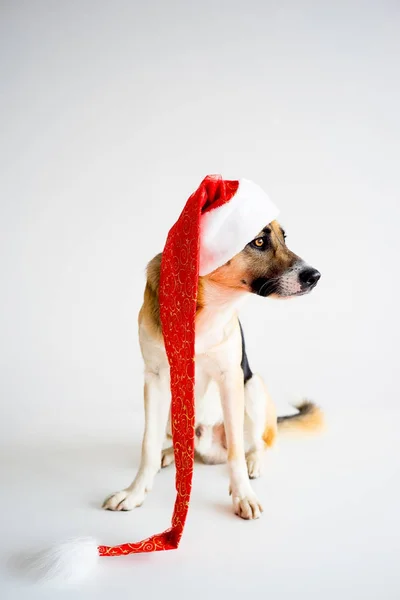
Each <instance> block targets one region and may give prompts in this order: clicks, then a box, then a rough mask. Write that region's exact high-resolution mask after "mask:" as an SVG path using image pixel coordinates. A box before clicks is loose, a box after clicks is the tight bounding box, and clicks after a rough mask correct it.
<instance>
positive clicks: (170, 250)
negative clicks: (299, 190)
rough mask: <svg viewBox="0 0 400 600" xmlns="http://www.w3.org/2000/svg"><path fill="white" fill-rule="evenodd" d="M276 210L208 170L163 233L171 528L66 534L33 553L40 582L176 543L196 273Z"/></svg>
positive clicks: (186, 484)
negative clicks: (121, 538) (111, 535)
mask: <svg viewBox="0 0 400 600" xmlns="http://www.w3.org/2000/svg"><path fill="white" fill-rule="evenodd" d="M277 215H278V210H277V208H276V206H275V205H274V204H273V203H272V202H271V200H270V199H269V197H268V196H267V195H266V194H265V192H263V191H262V189H261V188H260V187H259V186H258V185H256V184H255V183H253V182H251V181H248V180H247V179H241V180H239V181H227V180H223V179H222V177H221V176H220V175H208V176H207V177H205V179H203V181H202V182H201V184H200V186H199V187H198V189H197V190H196V191H195V192H194V194H192V195H191V196H190V198H189V199H188V201H187V202H186V205H185V207H184V209H183V211H182V213H181V215H180V217H179V219H178V220H177V222H176V223H175V225H174V226H173V227H172V229H171V230H170V231H169V234H168V237H167V241H166V244H165V248H164V251H163V255H162V261H161V273H160V287H159V304H160V318H161V324H162V332H163V337H164V343H165V349H166V353H167V357H168V361H169V365H170V375H171V377H170V379H171V425H172V436H173V446H174V454H175V464H176V492H177V496H176V501H175V507H174V512H173V516H172V523H171V527H169V528H168V529H167V530H166V531H164V532H163V533H159V534H156V535H153V536H151V537H150V538H148V539H146V540H143V541H141V542H134V543H125V544H121V545H120V546H101V545H98V544H97V542H96V541H94V540H92V539H91V538H80V539H76V540H70V541H68V542H65V543H63V544H61V545H59V546H57V547H55V548H51V549H50V550H47V551H45V552H41V553H40V554H39V555H37V556H36V557H35V559H34V560H33V562H32V568H33V569H34V570H35V571H36V573H37V574H38V575H39V576H40V577H41V578H43V579H45V580H49V579H50V580H58V581H77V580H79V579H82V578H83V577H84V576H86V575H87V574H88V572H89V571H90V570H91V569H92V568H93V567H94V566H95V563H96V562H97V558H98V557H99V556H121V555H126V554H134V553H139V552H155V551H159V550H172V549H175V548H177V547H178V545H179V542H180V539H181V536H182V533H183V529H184V525H185V521H186V516H187V513H188V509H189V500H190V493H191V488H192V475H193V464H194V426H195V397H194V389H195V388H194V386H195V363H194V356H195V350H194V348H195V316H196V303H197V288H198V279H199V275H200V276H202V275H206V274H208V273H211V272H212V271H214V270H215V269H217V268H218V267H220V266H222V265H223V264H225V263H226V262H227V261H228V260H229V259H231V258H232V257H233V256H235V254H237V253H238V252H240V251H241V250H242V249H243V248H244V247H245V245H246V244H247V243H248V242H250V241H251V240H252V239H253V238H254V237H255V236H256V235H257V234H258V232H259V231H260V230H261V229H262V228H263V227H264V226H265V225H267V224H268V223H270V222H271V221H273V220H274V219H275V218H276V217H277Z"/></svg>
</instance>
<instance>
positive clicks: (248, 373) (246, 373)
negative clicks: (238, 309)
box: [239, 321, 253, 384]
mask: <svg viewBox="0 0 400 600" xmlns="http://www.w3.org/2000/svg"><path fill="white" fill-rule="evenodd" d="M239 327H240V335H241V337H242V361H241V363H240V366H241V367H242V371H243V379H244V383H245V384H246V383H247V382H248V381H249V379H251V378H252V377H253V372H252V370H251V369H250V365H249V361H248V359H247V354H246V345H245V343H244V335H243V328H242V324H241V322H240V321H239Z"/></svg>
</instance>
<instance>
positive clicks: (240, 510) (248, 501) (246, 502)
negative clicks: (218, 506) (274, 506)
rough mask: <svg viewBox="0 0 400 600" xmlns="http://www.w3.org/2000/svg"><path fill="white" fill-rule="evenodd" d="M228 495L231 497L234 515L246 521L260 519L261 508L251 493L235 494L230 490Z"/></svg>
mask: <svg viewBox="0 0 400 600" xmlns="http://www.w3.org/2000/svg"><path fill="white" fill-rule="evenodd" d="M229 494H230V495H231V496H232V502H233V510H234V511H235V515H237V516H238V517H240V518H241V519H246V520H248V521H250V520H252V519H258V518H259V517H261V513H262V512H263V507H262V506H261V504H260V502H259V500H258V498H257V496H256V495H255V493H254V492H253V491H249V492H248V493H247V494H238V493H236V494H235V493H233V492H232V490H231V488H230V489H229Z"/></svg>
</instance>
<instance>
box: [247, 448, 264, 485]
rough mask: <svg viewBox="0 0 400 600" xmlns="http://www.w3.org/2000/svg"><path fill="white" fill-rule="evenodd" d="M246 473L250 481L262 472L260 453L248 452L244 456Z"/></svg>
mask: <svg viewBox="0 0 400 600" xmlns="http://www.w3.org/2000/svg"><path fill="white" fill-rule="evenodd" d="M246 463H247V472H248V474H249V478H250V479H257V478H258V477H260V475H261V471H262V456H261V453H260V452H257V451H256V452H249V453H248V455H247V456H246Z"/></svg>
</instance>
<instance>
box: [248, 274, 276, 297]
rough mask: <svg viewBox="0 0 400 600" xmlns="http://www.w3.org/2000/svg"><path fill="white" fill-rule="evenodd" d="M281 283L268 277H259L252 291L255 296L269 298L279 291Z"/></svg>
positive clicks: (252, 285)
mask: <svg viewBox="0 0 400 600" xmlns="http://www.w3.org/2000/svg"><path fill="white" fill-rule="evenodd" d="M278 286H279V282H278V281H277V280H276V279H269V278H268V277H258V278H257V279H255V280H254V281H253V282H252V284H251V289H252V291H253V292H254V293H255V294H258V295H259V296H263V297H264V298H265V297H266V296H269V295H270V294H273V293H274V292H276V291H277V289H278Z"/></svg>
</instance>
